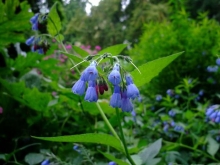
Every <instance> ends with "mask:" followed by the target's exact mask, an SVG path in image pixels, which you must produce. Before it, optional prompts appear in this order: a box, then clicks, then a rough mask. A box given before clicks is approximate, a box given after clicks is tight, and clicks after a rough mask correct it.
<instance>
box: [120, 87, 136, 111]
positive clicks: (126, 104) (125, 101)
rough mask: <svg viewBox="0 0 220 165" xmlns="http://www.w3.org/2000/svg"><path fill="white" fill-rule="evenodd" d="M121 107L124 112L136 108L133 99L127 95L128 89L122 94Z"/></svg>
mask: <svg viewBox="0 0 220 165" xmlns="http://www.w3.org/2000/svg"><path fill="white" fill-rule="evenodd" d="M121 96H122V98H121V109H122V111H123V112H131V111H132V110H133V109H134V108H133V105H132V103H131V100H130V99H129V98H128V97H127V91H126V90H125V91H123V92H122V94H121Z"/></svg>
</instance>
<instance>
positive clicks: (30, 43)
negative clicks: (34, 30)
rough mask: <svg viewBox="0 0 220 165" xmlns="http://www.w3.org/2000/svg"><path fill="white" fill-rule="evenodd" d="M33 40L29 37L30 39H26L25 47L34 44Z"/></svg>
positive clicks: (32, 37)
mask: <svg viewBox="0 0 220 165" xmlns="http://www.w3.org/2000/svg"><path fill="white" fill-rule="evenodd" d="M34 39H35V37H34V36H31V37H30V38H28V39H27V40H26V42H25V43H26V45H28V46H30V45H32V44H33V43H34Z"/></svg>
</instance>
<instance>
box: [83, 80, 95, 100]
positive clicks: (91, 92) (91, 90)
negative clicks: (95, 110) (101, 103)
mask: <svg viewBox="0 0 220 165" xmlns="http://www.w3.org/2000/svg"><path fill="white" fill-rule="evenodd" d="M84 99H85V100H86V101H88V102H97V100H98V94H97V91H96V82H95V81H89V86H88V88H87V90H86V95H85V98H84Z"/></svg>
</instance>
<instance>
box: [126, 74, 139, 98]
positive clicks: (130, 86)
mask: <svg viewBox="0 0 220 165" xmlns="http://www.w3.org/2000/svg"><path fill="white" fill-rule="evenodd" d="M125 79H126V84H127V97H128V98H132V99H134V98H137V97H139V95H140V92H139V90H138V88H137V87H136V85H135V84H134V83H133V80H132V78H131V77H130V76H128V75H127V76H126V77H125Z"/></svg>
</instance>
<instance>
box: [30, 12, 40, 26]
mask: <svg viewBox="0 0 220 165" xmlns="http://www.w3.org/2000/svg"><path fill="white" fill-rule="evenodd" d="M38 17H39V14H38V13H37V14H35V15H34V16H33V17H31V19H30V22H31V23H32V24H35V23H36V22H37V21H38Z"/></svg>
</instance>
